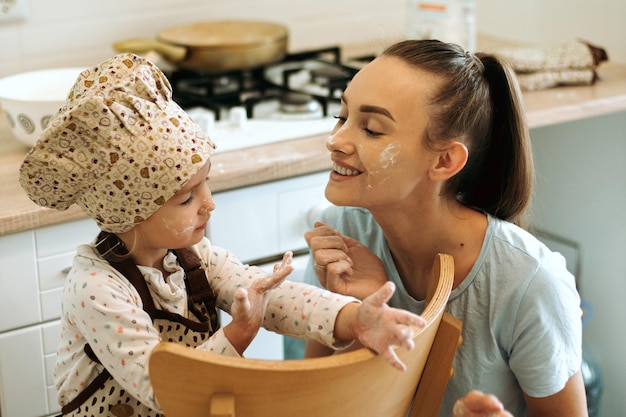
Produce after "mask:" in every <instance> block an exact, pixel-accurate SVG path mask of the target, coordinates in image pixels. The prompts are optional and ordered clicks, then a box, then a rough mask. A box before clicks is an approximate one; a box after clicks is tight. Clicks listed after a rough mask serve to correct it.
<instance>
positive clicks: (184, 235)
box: [135, 162, 215, 250]
mask: <svg viewBox="0 0 626 417" xmlns="http://www.w3.org/2000/svg"><path fill="white" fill-rule="evenodd" d="M210 168H211V163H210V162H207V163H206V165H205V166H203V167H202V168H201V169H200V171H198V172H197V173H196V174H195V175H194V176H193V177H191V179H190V180H189V181H187V183H186V184H185V185H184V187H183V188H181V189H180V190H179V191H178V192H177V193H176V194H174V196H173V197H172V198H170V199H169V200H168V201H167V202H166V203H165V204H163V205H162V206H161V208H159V209H158V210H157V211H156V212H155V213H154V214H152V216H150V217H149V218H148V219H147V220H146V221H144V222H143V223H140V224H139V225H137V226H136V227H135V228H136V229H137V232H138V233H137V235H136V236H137V239H138V241H137V244H139V245H140V247H142V248H146V249H148V250H150V249H155V250H158V249H179V248H183V247H188V246H190V245H193V244H196V243H198V242H199V241H200V240H201V239H202V237H203V236H204V232H205V229H206V226H207V222H208V221H209V218H210V217H211V212H212V211H213V209H215V202H214V201H213V197H212V195H211V191H210V189H209V185H208V173H209V170H210Z"/></svg>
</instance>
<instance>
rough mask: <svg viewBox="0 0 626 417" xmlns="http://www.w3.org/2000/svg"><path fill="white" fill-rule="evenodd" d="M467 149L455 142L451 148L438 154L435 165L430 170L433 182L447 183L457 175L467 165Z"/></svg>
mask: <svg viewBox="0 0 626 417" xmlns="http://www.w3.org/2000/svg"><path fill="white" fill-rule="evenodd" d="M467 158H468V151H467V147H466V146H465V145H464V144H462V143H461V142H457V141H454V142H452V143H451V144H450V146H448V147H446V148H445V149H442V150H441V151H439V152H438V156H437V159H436V161H435V164H434V165H433V167H432V168H431V170H430V178H431V179H432V180H439V181H445V180H447V179H449V178H452V177H453V176H455V175H456V173H457V172H459V171H460V170H462V169H463V167H464V166H465V164H466V163H467Z"/></svg>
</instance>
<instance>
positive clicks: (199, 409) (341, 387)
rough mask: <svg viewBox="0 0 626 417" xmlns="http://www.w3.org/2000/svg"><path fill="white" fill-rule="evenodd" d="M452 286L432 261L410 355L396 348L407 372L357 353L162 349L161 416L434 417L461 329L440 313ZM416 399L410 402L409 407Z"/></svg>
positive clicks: (443, 263) (449, 266)
mask: <svg viewBox="0 0 626 417" xmlns="http://www.w3.org/2000/svg"><path fill="white" fill-rule="evenodd" d="M453 279H454V262H453V259H452V257H451V256H449V255H445V254H439V255H437V257H436V259H435V262H434V264H433V268H432V278H431V282H430V283H429V289H428V301H427V306H426V309H425V311H424V312H423V314H422V317H424V318H425V319H426V320H427V323H428V324H427V326H426V327H425V328H424V329H422V330H421V331H419V333H418V334H417V335H416V336H415V349H414V350H412V351H407V350H406V349H402V348H398V349H397V353H398V356H399V357H400V358H401V359H402V361H403V362H404V363H405V364H406V365H407V368H408V369H407V371H406V372H400V371H398V370H396V369H394V368H392V367H391V366H390V365H389V364H387V362H386V361H385V360H384V359H382V358H381V357H379V356H378V355H376V354H375V353H373V352H372V351H370V350H369V349H365V348H361V349H357V350H354V351H351V352H347V353H343V354H336V355H331V356H327V357H322V358H311V359H300V360H284V361H275V360H260V359H245V358H238V357H229V356H221V355H217V354H213V353H209V352H204V351H199V350H195V349H189V348H187V347H185V346H182V345H178V344H174V343H167V342H164V343H161V344H160V345H158V346H157V347H156V348H155V349H154V351H153V353H152V355H151V358H150V363H149V366H150V378H151V381H152V385H153V387H154V392H155V395H156V398H157V400H158V402H159V404H160V405H161V407H162V409H163V411H164V413H165V415H166V416H167V417H208V416H210V417H235V416H236V417H320V416H323V417H345V416H359V417H367V416H371V417H381V416H385V417H405V416H406V415H407V411H408V410H409V409H410V408H411V405H412V404H413V408H412V414H411V416H412V417H418V416H419V417H430V416H433V417H434V416H436V415H437V413H438V411H439V407H440V404H441V399H442V398H443V393H444V391H445V389H446V385H447V382H448V379H449V378H450V376H451V369H452V368H451V366H452V359H453V358H454V354H455V352H456V348H457V346H458V344H459V342H460V331H461V323H460V321H459V320H457V319H455V318H454V317H452V316H450V315H448V314H447V313H445V312H444V308H445V306H446V303H447V301H448V297H449V295H450V291H451V289H452V282H453ZM414 398H415V401H414Z"/></svg>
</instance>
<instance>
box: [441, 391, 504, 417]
mask: <svg viewBox="0 0 626 417" xmlns="http://www.w3.org/2000/svg"><path fill="white" fill-rule="evenodd" d="M452 416H453V417H513V415H512V414H511V413H509V412H508V411H506V410H505V409H504V406H503V405H502V403H501V402H500V401H499V400H498V399H497V398H496V397H495V396H493V395H490V394H485V393H483V392H480V391H476V390H474V391H470V392H469V393H467V394H466V395H465V397H463V398H460V399H459V400H457V402H456V403H455V404H454V409H453V411H452Z"/></svg>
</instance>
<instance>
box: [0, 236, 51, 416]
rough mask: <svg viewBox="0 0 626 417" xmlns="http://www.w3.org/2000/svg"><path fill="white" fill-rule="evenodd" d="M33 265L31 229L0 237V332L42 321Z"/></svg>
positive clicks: (34, 260) (34, 266) (34, 258)
mask: <svg viewBox="0 0 626 417" xmlns="http://www.w3.org/2000/svg"><path fill="white" fill-rule="evenodd" d="M36 264H37V260H36V256H35V244H34V233H33V231H27V232H20V233H14V234H10V235H6V236H2V237H0V288H2V290H0V332H2V331H5V330H10V329H15V328H18V327H23V326H27V325H30V324H34V323H37V322H39V321H41V312H40V305H39V289H38V288H37V271H36ZM3 417H5V416H4V415H3Z"/></svg>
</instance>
